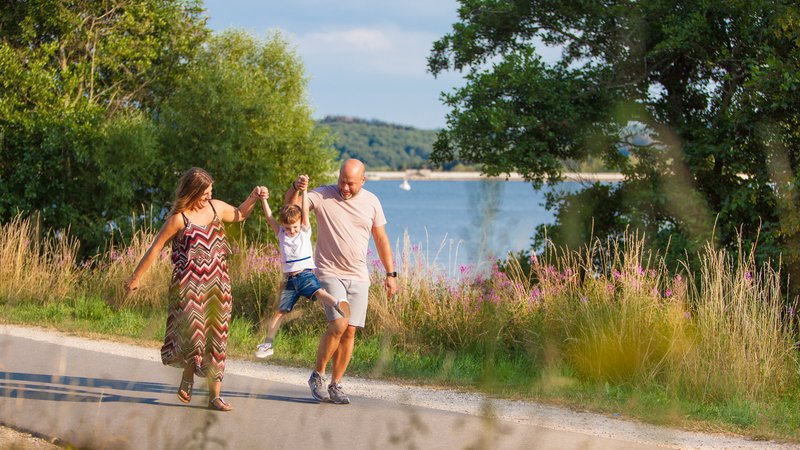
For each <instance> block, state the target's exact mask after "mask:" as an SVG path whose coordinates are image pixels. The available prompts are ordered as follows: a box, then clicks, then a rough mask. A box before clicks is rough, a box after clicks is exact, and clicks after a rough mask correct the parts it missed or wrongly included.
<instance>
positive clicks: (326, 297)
mask: <svg viewBox="0 0 800 450" xmlns="http://www.w3.org/2000/svg"><path fill="white" fill-rule="evenodd" d="M314 297H316V298H317V300H319V301H320V303H322V304H323V305H324V306H327V307H329V308H333V309H335V310H336V312H338V313H339V314H340V315H341V316H342V317H350V314H349V311H350V309H349V308H347V311H345V309H344V308H343V307H342V306H343V304H346V303H348V300H347V296H342V297H341V298H340V299H339V298H336V297H334V296H333V295H331V294H329V293H328V291H326V290H325V289H319V290H317V292H314Z"/></svg>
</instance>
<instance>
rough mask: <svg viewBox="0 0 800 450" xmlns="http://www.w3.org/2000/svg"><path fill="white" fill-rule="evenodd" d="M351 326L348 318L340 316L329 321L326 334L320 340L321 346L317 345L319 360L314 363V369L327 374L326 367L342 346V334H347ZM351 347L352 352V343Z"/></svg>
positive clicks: (321, 373)
mask: <svg viewBox="0 0 800 450" xmlns="http://www.w3.org/2000/svg"><path fill="white" fill-rule="evenodd" d="M349 328H352V327H349V326H347V319H346V318H340V319H336V320H333V321H331V322H328V328H327V329H326V330H325V334H323V335H322V338H320V340H319V346H318V347H317V361H316V364H315V365H314V370H316V371H317V372H319V374H320V375H325V367H326V366H327V365H328V361H330V359H331V357H332V356H333V354H334V353H335V352H336V351H337V350H338V349H339V347H340V346H341V339H342V336H344V335H345V332H346V331H347V330H348V329H349ZM350 348H351V353H352V345H351V347H350ZM334 365H335V362H334Z"/></svg>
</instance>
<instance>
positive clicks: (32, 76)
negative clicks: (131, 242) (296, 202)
mask: <svg viewBox="0 0 800 450" xmlns="http://www.w3.org/2000/svg"><path fill="white" fill-rule="evenodd" d="M205 21H206V19H205V17H204V16H203V10H202V8H201V6H200V3H199V2H197V1H195V0H137V1H133V0H118V1H115V2H107V1H100V0H82V1H77V2H67V1H63V0H30V1H24V2H22V1H12V2H3V3H0V220H3V221H5V220H8V219H10V218H11V217H14V216H15V215H16V214H19V213H23V214H29V213H34V212H38V213H39V214H40V217H41V219H42V222H43V224H44V225H45V228H54V229H57V230H66V229H70V230H71V232H72V233H73V234H74V235H76V236H77V237H78V238H79V239H80V240H81V241H82V242H83V244H84V245H83V247H82V252H83V254H84V255H89V254H91V253H92V252H94V251H96V249H97V248H98V247H100V246H102V245H103V243H104V242H106V241H107V240H108V238H109V237H110V236H111V234H112V232H113V231H114V230H117V229H119V227H124V226H125V224H126V223H127V222H129V220H128V219H129V218H130V216H131V214H132V213H134V212H136V211H141V210H142V207H144V208H145V209H149V208H150V207H153V210H154V211H155V212H156V214H158V213H159V212H161V211H163V210H164V209H165V208H166V206H167V205H168V203H169V202H170V201H171V198H172V195H173V191H174V189H175V184H176V182H177V179H178V177H179V175H180V174H181V173H182V172H183V171H185V170H186V169H188V168H189V167H190V166H192V165H201V166H203V167H205V168H206V169H208V170H209V171H210V172H211V173H212V175H214V177H215V180H216V186H215V187H216V189H215V190H216V192H217V193H218V194H219V195H220V198H224V199H225V200H227V201H230V202H234V203H236V202H238V201H241V199H242V198H244V196H246V195H247V193H248V192H249V191H250V189H252V186H254V185H255V184H257V183H259V184H260V183H264V184H268V185H270V187H272V188H273V189H277V190H278V191H283V190H284V188H285V186H286V185H287V184H288V181H287V180H288V179H289V178H291V177H293V176H294V175H296V173H298V172H308V173H309V174H311V175H312V176H314V177H316V178H317V179H322V178H323V177H324V175H326V174H328V173H329V171H330V168H331V164H332V155H331V152H329V151H327V148H328V142H327V141H326V140H325V134H324V133H323V132H322V131H320V130H317V129H316V128H315V126H314V123H313V121H312V120H311V118H310V110H309V107H308V105H307V102H306V99H305V97H304V95H305V80H304V78H303V69H302V65H301V64H300V62H299V60H298V59H297V58H296V57H295V56H294V55H293V54H292V53H291V52H290V51H289V50H288V49H287V44H286V42H285V41H283V40H281V39H280V38H277V37H273V38H270V39H268V40H266V41H263V42H262V41H257V40H255V39H253V38H251V37H249V36H247V35H245V34H243V33H228V34H224V35H222V36H218V37H211V34H210V32H209V30H208V28H207V27H206V24H205ZM278 197H279V196H278Z"/></svg>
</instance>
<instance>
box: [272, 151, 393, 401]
mask: <svg viewBox="0 0 800 450" xmlns="http://www.w3.org/2000/svg"><path fill="white" fill-rule="evenodd" d="M365 170H366V169H365V167H364V164H363V163H362V162H361V161H359V160H357V159H348V160H347V161H345V162H344V163H343V164H342V167H341V169H340V170H339V181H338V183H337V184H336V186H320V187H318V188H316V189H314V190H313V191H311V192H309V193H308V201H309V205H310V209H311V210H312V211H314V215H315V216H316V217H317V248H316V251H315V254H314V260H315V262H316V265H317V269H316V275H317V277H318V278H319V281H320V284H321V285H322V287H323V289H325V290H326V291H328V292H329V293H330V294H331V295H333V296H334V297H335V298H337V299H343V298H346V299H347V300H348V302H349V309H350V318H349V319H347V318H345V317H343V316H342V315H341V314H339V313H338V312H336V311H335V310H334V309H333V308H330V307H328V306H325V315H326V316H327V318H328V328H327V330H326V331H325V334H324V335H323V336H322V338H321V339H320V342H319V347H318V348H317V361H316V365H315V367H314V372H312V373H311V377H310V378H309V380H308V385H309V387H310V388H311V395H312V396H313V397H314V398H315V399H317V400H319V401H330V402H333V403H338V404H347V403H350V399H348V397H347V394H345V393H344V391H342V387H341V381H342V377H343V376H344V373H345V371H346V370H347V366H348V364H349V363H350V357H351V356H352V355H353V346H354V344H355V335H356V328H363V327H364V324H365V322H366V316H367V303H368V294H369V284H370V281H369V266H368V265H367V247H368V245H369V237H370V235H372V238H373V239H374V241H375V248H376V249H377V251H378V257H379V258H380V260H381V263H383V267H384V269H386V278H385V279H384V282H383V287H384V289H385V290H386V294H387V295H388V296H390V297H391V296H392V295H394V294H395V293H397V272H395V271H394V260H393V258H392V247H391V243H390V241H389V238H388V236H386V229H385V226H386V218H385V217H384V215H383V208H382V207H381V203H380V201H379V200H378V197H376V196H375V194H373V193H371V192H369V191H367V190H366V189H362V188H363V186H364V182H365V181H366V177H365ZM307 187H308V177H307V176H304V175H303V176H300V177H298V178H297V180H295V181H294V183H292V187H291V188H290V189H289V191H288V192H287V193H286V203H287V204H288V203H294V204H300V199H299V192H301V191H302V190H303V189H306V188H307ZM344 306H345V307H346V306H347V304H344ZM331 359H332V360H333V363H332V364H331V383H330V384H329V385H328V386H327V389H326V387H325V368H326V366H327V365H328V361H330V360H331Z"/></svg>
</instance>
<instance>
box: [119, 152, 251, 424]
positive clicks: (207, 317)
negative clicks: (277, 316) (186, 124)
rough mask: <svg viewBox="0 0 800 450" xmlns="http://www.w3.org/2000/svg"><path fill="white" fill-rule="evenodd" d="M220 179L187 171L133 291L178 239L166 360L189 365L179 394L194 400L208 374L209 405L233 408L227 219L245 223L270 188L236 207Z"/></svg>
mask: <svg viewBox="0 0 800 450" xmlns="http://www.w3.org/2000/svg"><path fill="white" fill-rule="evenodd" d="M213 184H214V180H212V179H211V175H209V174H208V172H206V171H205V170H203V169H200V168H197V167H193V168H191V169H189V170H188V171H187V172H186V173H184V174H183V176H182V177H181V179H180V181H179V182H178V188H177V189H176V191H175V202H174V204H173V206H172V210H171V211H170V214H169V217H167V221H166V223H165V224H164V226H163V227H161V230H160V231H159V232H158V234H157V235H156V237H155V241H154V242H153V244H152V245H151V246H150V248H149V249H148V250H147V253H145V254H144V256H143V257H142V260H141V261H140V262H139V265H138V266H137V267H136V270H134V271H133V275H131V277H130V278H129V279H128V280H127V282H126V288H127V290H128V291H129V292H130V291H134V290H136V289H138V288H139V279H140V278H141V276H142V274H144V273H145V272H146V271H147V269H148V268H149V267H150V266H151V265H152V264H153V261H155V260H156V258H157V257H158V256H159V254H160V253H161V249H162V248H163V247H164V245H166V244H167V242H169V241H170V240H171V241H172V264H173V265H174V269H173V271H172V282H171V283H170V290H169V292H170V294H169V297H170V298H169V314H168V316H167V332H166V336H165V337H164V346H163V347H161V361H162V362H163V363H164V364H165V365H170V366H175V367H181V368H183V376H182V378H181V383H180V386H179V387H178V399H179V400H180V401H181V402H183V403H189V402H190V401H191V400H192V386H193V384H194V376H195V375H198V376H201V377H206V378H208V391H209V393H208V398H209V400H208V407H209V408H210V409H215V410H218V411H230V410H231V409H233V408H232V407H231V405H230V404H229V403H228V402H226V401H225V400H224V399H223V398H222V397H221V396H220V388H221V384H222V377H223V375H224V372H225V350H226V347H227V343H228V323H229V321H230V315H231V281H230V277H229V276H228V264H227V261H226V258H227V256H228V255H229V254H230V252H231V249H230V246H229V245H228V243H227V241H226V240H225V227H224V225H223V224H222V223H223V222H242V221H244V220H245V219H246V218H247V217H248V216H249V215H250V212H251V211H252V210H253V207H254V206H255V205H256V202H257V201H258V200H259V198H260V197H261V196H264V197H265V198H266V195H267V189H266V188H265V187H261V186H258V187H256V188H254V189H253V192H251V193H250V195H249V196H248V197H247V199H246V200H245V201H244V202H243V203H242V204H241V205H239V207H238V208H235V207H233V206H231V205H229V204H227V203H225V202H223V201H220V200H212V199H211V193H212V188H213Z"/></svg>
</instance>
